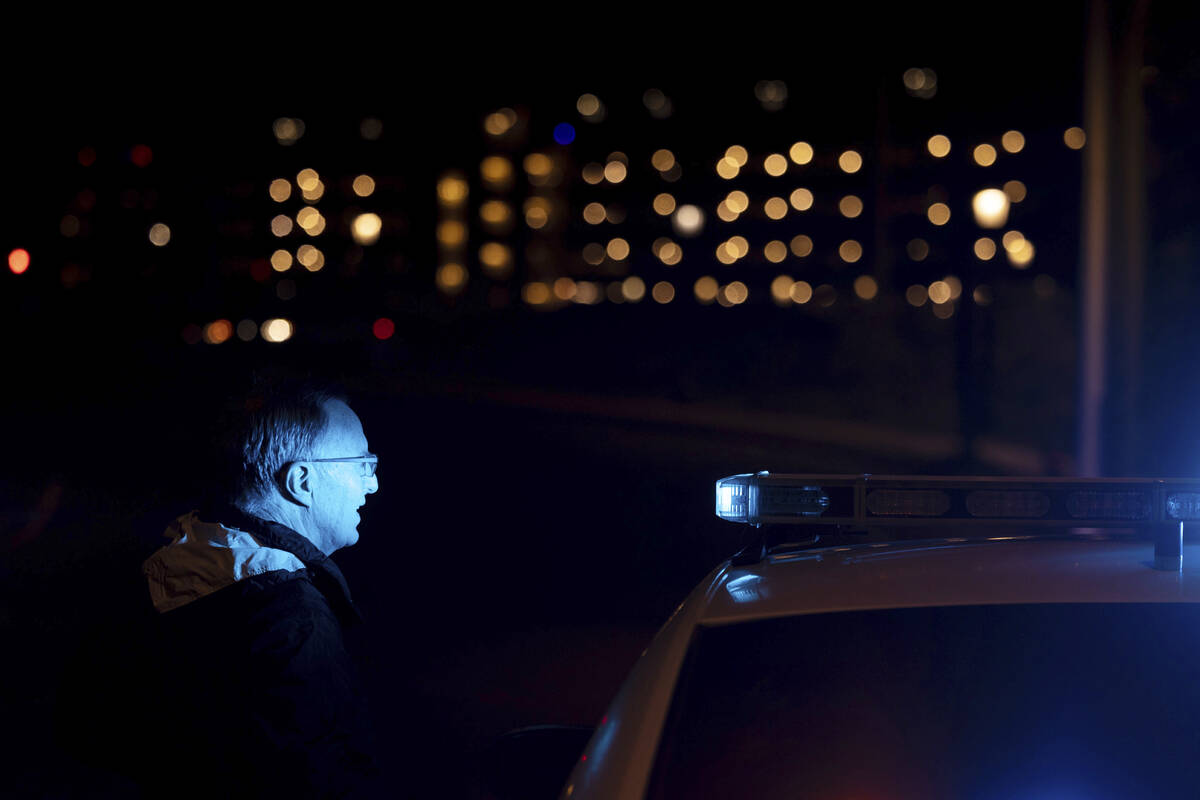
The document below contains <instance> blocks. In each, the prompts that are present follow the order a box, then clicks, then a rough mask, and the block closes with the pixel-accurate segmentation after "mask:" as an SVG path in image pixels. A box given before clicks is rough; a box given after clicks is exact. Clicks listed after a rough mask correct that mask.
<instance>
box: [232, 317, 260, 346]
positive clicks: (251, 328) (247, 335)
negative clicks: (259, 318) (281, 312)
mask: <svg viewBox="0 0 1200 800" xmlns="http://www.w3.org/2000/svg"><path fill="white" fill-rule="evenodd" d="M256 336H258V323H256V322H255V321H254V320H252V319H244V320H242V321H241V322H239V323H238V324H237V337H238V338H239V339H241V340H242V341H243V342H252V341H254V337H256Z"/></svg>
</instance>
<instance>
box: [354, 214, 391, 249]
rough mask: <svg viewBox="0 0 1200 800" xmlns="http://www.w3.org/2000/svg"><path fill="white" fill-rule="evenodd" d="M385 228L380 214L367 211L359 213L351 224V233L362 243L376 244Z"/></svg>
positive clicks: (355, 239)
mask: <svg viewBox="0 0 1200 800" xmlns="http://www.w3.org/2000/svg"><path fill="white" fill-rule="evenodd" d="M382 230H383V220H382V219H380V217H379V215H378V214H375V213H371V212H367V213H365V214H359V215H358V216H356V217H355V218H354V222H353V223H351V225H350V235H351V236H352V237H354V241H356V242H358V243H359V244H361V245H368V244H375V242H377V241H379V234H380V232H381V231H382Z"/></svg>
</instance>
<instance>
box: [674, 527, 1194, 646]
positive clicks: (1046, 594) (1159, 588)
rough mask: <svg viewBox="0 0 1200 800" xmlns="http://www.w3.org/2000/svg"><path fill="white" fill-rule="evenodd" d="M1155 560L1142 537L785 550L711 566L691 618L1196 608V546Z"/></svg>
mask: <svg viewBox="0 0 1200 800" xmlns="http://www.w3.org/2000/svg"><path fill="white" fill-rule="evenodd" d="M1153 558H1154V545H1153V544H1152V543H1151V542H1148V541H1145V540H1139V539H1136V538H1094V537H1087V536H1077V537H1074V538H1071V537H1064V536H1061V535H1060V536H1041V535H1039V536H995V537H989V538H977V539H971V540H965V539H958V538H944V539H936V540H925V541H899V542H876V543H869V544H866V543H864V544H855V545H849V546H831V547H812V548H803V549H792V550H785V551H783V552H774V553H772V554H771V555H769V556H767V557H766V558H763V559H762V560H761V561H758V562H756V563H752V564H744V565H735V564H732V563H727V564H725V565H724V566H722V567H719V568H718V569H717V570H716V571H715V572H714V573H713V575H712V576H711V579H710V580H709V581H707V584H708V589H707V591H706V592H704V595H703V597H704V599H703V601H702V602H703V605H704V608H703V610H702V611H701V612H700V614H699V618H698V620H697V621H698V622H700V623H701V624H705V625H721V624H728V623H733V622H743V621H750V620H754V619H763V618H769V617H778V616H790V615H794V614H806V613H821V612H829V611H849V610H860V609H872V608H902V607H915V606H945V605H978V604H997V603H1113V602H1119V603H1168V602H1188V603H1192V602H1200V544H1195V545H1193V544H1185V545H1184V547H1183V565H1182V569H1181V570H1178V571H1176V570H1160V569H1154V568H1153ZM694 599H700V598H698V597H696V598H694Z"/></svg>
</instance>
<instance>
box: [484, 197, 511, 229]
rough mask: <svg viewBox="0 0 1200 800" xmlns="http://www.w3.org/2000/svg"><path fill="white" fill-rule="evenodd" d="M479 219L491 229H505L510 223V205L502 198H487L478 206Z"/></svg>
mask: <svg viewBox="0 0 1200 800" xmlns="http://www.w3.org/2000/svg"><path fill="white" fill-rule="evenodd" d="M479 219H480V221H482V222H483V224H484V225H485V226H487V227H488V228H489V229H491V230H505V229H507V228H508V227H509V226H511V225H512V220H513V210H512V206H510V205H509V204H508V203H506V202H504V201H503V200H487V201H485V202H484V203H483V204H482V205H481V206H479Z"/></svg>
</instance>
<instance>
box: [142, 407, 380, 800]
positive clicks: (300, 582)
mask: <svg viewBox="0 0 1200 800" xmlns="http://www.w3.org/2000/svg"><path fill="white" fill-rule="evenodd" d="M225 434H226V435H225V436H224V437H223V438H224V439H225V440H226V445H227V446H225V447H223V448H219V449H221V450H222V452H224V453H225V454H226V456H225V458H224V459H223V460H224V464H223V466H222V465H220V464H218V466H217V469H216V470H215V473H214V476H213V478H214V480H221V481H222V485H223V486H224V491H223V492H222V494H223V499H224V500H225V503H224V504H218V505H215V506H214V507H213V508H209V509H203V510H201V511H196V512H192V513H190V514H187V515H185V516H183V517H180V518H179V519H177V520H175V521H174V522H173V523H171V525H170V526H169V527H168V529H167V533H166V535H167V536H168V537H169V538H170V540H171V541H170V543H169V544H167V545H166V546H165V547H163V548H162V549H160V550H159V551H158V552H156V553H155V554H154V555H153V556H151V557H150V558H149V559H148V560H147V561H146V562H145V564H144V565H143V572H144V573H145V576H146V578H147V581H148V584H149V589H150V596H151V599H152V601H153V605H154V608H155V610H156V611H157V612H158V614H157V621H158V623H157V628H158V630H157V636H156V639H157V647H156V650H157V653H156V658H159V659H160V661H159V663H158V664H157V665H156V667H157V669H156V675H157V678H156V680H155V685H154V687H153V693H154V694H155V695H157V697H156V698H155V702H154V705H155V706H157V708H155V709H153V710H152V712H151V713H150V714H149V719H147V720H146V725H147V727H148V728H150V729H153V730H154V734H153V735H154V736H155V737H156V738H157V740H158V742H159V743H160V746H159V747H158V748H155V750H156V752H154V754H153V757H152V758H151V759H148V761H152V762H153V764H152V765H148V770H149V771H148V773H147V774H146V775H145V776H144V778H145V780H146V782H147V783H153V784H157V785H154V786H147V788H148V789H149V790H150V792H151V793H162V794H172V795H181V796H188V797H192V796H196V797H199V796H205V795H207V796H226V795H228V794H229V793H230V792H231V791H232V792H233V794H234V795H235V796H258V797H265V796H289V795H294V796H303V797H325V796H339V797H341V796H367V795H371V796H373V795H374V794H375V791H376V788H377V787H375V783H374V781H375V780H376V776H377V769H376V765H375V761H374V756H373V746H372V738H373V737H372V735H371V731H370V727H371V726H370V724H369V720H368V715H367V709H366V703H365V698H364V696H363V693H362V691H361V688H360V680H359V677H358V673H357V670H356V668H355V665H354V663H353V662H352V659H351V658H350V655H349V653H348V651H347V647H346V644H345V631H344V629H350V628H352V627H354V626H355V625H356V624H357V623H358V622H359V621H360V618H359V616H358V611H357V610H356V608H355V606H354V604H353V602H352V600H351V597H350V591H349V588H348V586H347V584H346V580H345V578H344V576H343V575H342V573H341V571H340V570H339V569H338V567H337V566H336V565H335V564H334V563H333V561H332V560H330V558H329V556H330V555H331V554H332V553H333V552H335V551H336V550H338V549H340V548H342V547H347V546H349V545H352V544H354V543H355V542H357V541H358V524H359V514H358V509H359V508H360V507H361V506H362V505H363V504H364V503H365V502H366V498H367V495H370V494H374V493H375V492H376V491H378V489H379V480H378V477H377V476H376V468H377V466H378V458H377V457H376V456H375V455H373V454H372V453H371V452H370V451H369V448H368V445H367V438H366V435H365V434H364V433H363V427H362V423H361V422H360V421H359V418H358V416H357V415H356V414H355V413H354V412H353V411H352V410H351V409H350V406H349V405H348V404H347V402H346V400H345V399H344V398H342V397H340V396H338V395H336V394H334V393H331V392H328V391H322V390H319V389H315V388H312V387H300V388H296V389H292V390H286V389H283V388H282V387H280V386H278V385H277V386H274V387H271V388H267V389H265V390H259V391H256V392H255V393H254V394H252V395H251V396H250V397H249V398H247V399H246V400H245V402H242V403H240V404H239V406H238V411H237V413H236V414H235V415H234V419H232V420H231V421H229V423H228V424H227V426H226V431H225ZM155 765H156V766H157V768H156V766H155Z"/></svg>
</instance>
